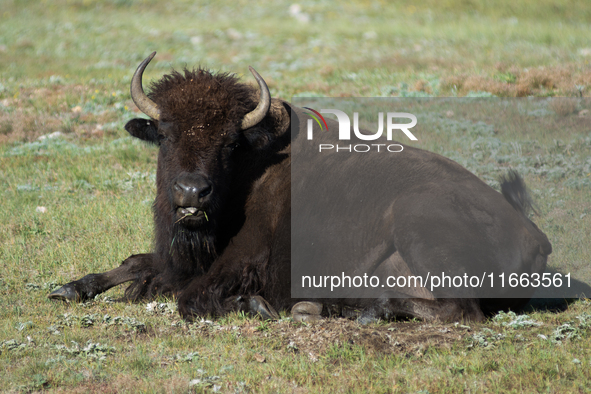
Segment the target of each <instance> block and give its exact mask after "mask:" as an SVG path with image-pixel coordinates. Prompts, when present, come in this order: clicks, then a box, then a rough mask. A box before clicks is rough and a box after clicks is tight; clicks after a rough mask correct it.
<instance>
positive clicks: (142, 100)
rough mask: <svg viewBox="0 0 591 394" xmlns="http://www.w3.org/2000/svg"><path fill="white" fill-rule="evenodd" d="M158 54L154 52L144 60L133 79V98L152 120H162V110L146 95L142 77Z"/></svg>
mask: <svg viewBox="0 0 591 394" xmlns="http://www.w3.org/2000/svg"><path fill="white" fill-rule="evenodd" d="M155 55H156V52H152V54H151V55H150V56H148V57H147V58H145V59H144V61H143V62H141V63H140V65H139V66H138V68H137V70H135V73H134V74H133V78H131V89H130V90H131V98H132V99H133V102H134V103H135V105H137V107H138V108H139V109H140V111H142V112H143V113H145V114H146V115H148V116H149V117H150V118H152V119H156V120H159V119H160V109H158V105H157V104H156V103H155V102H153V101H152V100H150V99H149V98H148V96H146V93H144V88H142V75H143V74H144V70H145V69H146V66H147V65H148V63H150V61H151V60H152V59H153V58H154V56H155Z"/></svg>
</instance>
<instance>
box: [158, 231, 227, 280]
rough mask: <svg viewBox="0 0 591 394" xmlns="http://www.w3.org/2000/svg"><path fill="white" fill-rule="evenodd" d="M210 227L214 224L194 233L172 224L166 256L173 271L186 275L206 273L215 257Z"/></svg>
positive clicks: (213, 238)
mask: <svg viewBox="0 0 591 394" xmlns="http://www.w3.org/2000/svg"><path fill="white" fill-rule="evenodd" d="M212 227H215V223H211V224H210V225H209V226H207V228H206V229H201V230H197V231H195V230H189V229H187V228H186V227H184V226H182V225H180V224H178V223H175V224H173V226H172V231H171V233H172V240H171V243H170V248H169V249H168V256H167V259H170V261H171V262H172V266H173V267H174V268H173V269H175V270H180V271H184V272H183V273H184V274H186V275H203V274H205V272H207V270H208V269H209V267H210V266H211V264H212V263H213V261H214V260H215V258H216V257H217V253H216V248H215V237H214V235H213V231H212V230H211V228H212Z"/></svg>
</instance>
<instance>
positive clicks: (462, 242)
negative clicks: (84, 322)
mask: <svg viewBox="0 0 591 394" xmlns="http://www.w3.org/2000/svg"><path fill="white" fill-rule="evenodd" d="M154 55H155V52H154V53H152V54H151V55H150V56H149V57H148V58H146V59H145V60H144V61H143V62H142V63H141V64H140V65H139V67H138V68H137V70H136V72H135V74H134V76H133V78H132V82H131V96H132V98H133V100H134V102H135V103H136V105H137V106H138V108H139V109H140V110H141V111H142V112H143V113H145V114H146V115H148V116H149V117H150V119H140V118H138V119H132V120H130V121H129V122H128V123H127V124H126V126H125V129H126V130H127V131H128V132H129V133H130V134H131V135H132V136H134V137H136V138H139V139H141V140H144V141H147V142H149V143H152V144H155V145H157V146H158V147H159V156H158V167H157V177H156V184H157V194H156V199H155V202H154V205H153V210H154V223H155V247H154V252H153V253H147V254H138V255H132V256H130V257H129V258H127V259H126V260H125V261H123V263H122V264H121V265H120V266H119V267H117V268H115V269H113V270H111V271H108V272H105V273H101V274H89V275H87V276H85V277H83V278H81V279H79V280H76V281H73V282H70V283H68V284H66V285H64V286H63V287H61V288H60V289H58V290H55V291H53V292H52V293H51V294H49V298H50V299H57V300H68V301H81V300H86V299H89V298H92V297H94V296H95V295H97V294H100V293H102V292H104V291H106V290H108V289H110V288H111V287H113V286H116V285H119V284H121V283H124V282H129V281H131V284H130V285H129V286H128V287H127V289H126V291H125V298H126V299H127V300H131V301H137V300H143V299H149V298H152V297H154V296H156V295H161V294H162V295H170V296H174V297H176V298H177V300H178V306H179V311H180V314H181V315H182V317H183V318H186V319H193V318H195V317H198V316H207V315H213V316H220V315H224V314H226V313H228V312H231V311H246V312H250V313H255V314H259V315H261V316H262V317H263V318H276V317H277V316H278V315H277V312H276V311H277V310H282V309H289V308H292V313H293V315H294V318H296V319H301V320H314V319H316V318H318V317H319V316H320V315H321V314H323V315H326V314H327V313H329V312H330V313H332V312H336V313H337V314H340V315H353V316H357V317H358V318H359V319H360V321H361V322H369V321H372V320H375V319H378V318H392V317H400V316H404V317H417V318H420V319H425V320H457V319H466V320H482V319H483V318H484V317H485V314H486V313H488V312H493V311H497V310H500V309H507V308H519V307H520V306H522V305H523V304H524V303H525V302H526V301H527V297H529V296H530V295H531V292H525V293H520V295H521V296H522V297H520V298H518V299H516V298H515V297H513V296H512V294H510V293H507V294H505V296H506V297H512V298H500V299H484V298H479V297H477V296H472V297H463V298H436V297H434V296H433V294H430V293H429V292H428V291H426V290H425V289H414V290H413V291H411V292H410V293H409V294H410V295H409V296H407V297H402V298H393V297H389V296H388V294H387V293H384V295H383V296H381V297H378V298H357V299H349V298H341V299H305V298H299V299H295V298H293V297H292V295H291V247H292V238H291V224H292V218H291V204H292V196H291V189H292V181H293V182H295V180H292V175H291V172H290V169H291V151H292V145H293V144H292V142H293V141H296V140H297V138H303V137H302V135H304V134H305V131H304V129H305V125H306V121H307V119H309V116H308V115H307V114H306V113H305V112H304V111H303V110H302V109H301V108H297V107H294V106H292V105H290V104H289V103H287V102H285V101H282V100H278V99H271V97H270V94H269V90H268V88H267V85H266V83H265V81H264V80H263V78H261V77H260V75H259V74H258V73H257V72H256V71H255V70H254V69H252V68H250V71H251V72H252V74H253V75H254V77H255V79H256V81H257V82H258V85H259V88H260V93H258V94H257V91H256V89H255V88H253V87H251V86H249V85H246V84H242V83H240V82H239V81H238V80H237V78H236V77H235V76H233V75H229V74H224V73H220V74H212V73H210V72H209V71H207V70H204V69H197V70H193V71H189V70H187V69H185V70H184V72H183V73H179V72H176V71H174V72H172V73H171V74H169V75H165V76H164V77H163V78H162V79H160V80H159V81H157V82H155V83H154V84H153V85H152V87H151V91H150V93H149V94H148V95H146V94H145V93H144V91H143V88H142V75H143V72H144V70H145V68H146V66H147V65H148V63H149V62H150V61H151V60H152V58H153V57H154ZM257 95H258V96H259V98H258V100H257ZM327 121H328V122H329V123H328V126H329V127H331V124H332V126H333V127H336V126H335V125H334V123H335V122H334V121H331V120H327ZM404 149H405V157H404V160H401V159H396V158H393V159H392V160H397V161H396V162H394V163H392V165H391V166H390V167H389V168H392V169H393V170H392V172H394V173H395V172H399V173H400V174H404V173H407V172H408V171H407V170H408V169H409V168H410V167H409V166H414V167H413V168H414V170H413V171H412V176H401V177H397V178H396V181H395V182H393V183H392V184H388V185H385V186H384V193H387V194H386V195H389V196H391V200H390V203H389V205H388V207H387V209H386V208H384V207H381V206H373V207H372V206H370V208H369V209H366V210H365V212H364V214H365V215H373V216H372V217H374V218H375V220H376V221H380V223H381V224H380V226H378V227H379V230H380V232H379V233H378V234H377V237H375V236H374V237H373V238H371V239H373V241H367V243H366V244H364V245H363V246H364V247H363V248H362V249H361V250H359V249H358V250H357V252H356V253H358V255H356V256H352V257H351V258H350V259H348V260H347V259H346V257H345V260H347V261H343V263H342V267H339V271H340V269H341V268H342V269H343V270H346V271H347V272H352V271H355V270H356V269H359V268H360V264H363V259H364V256H363V253H366V252H365V251H369V250H375V249H376V248H382V249H383V250H382V252H381V253H380V254H379V258H378V259H377V260H375V259H374V260H375V261H373V262H372V270H373V271H375V272H378V271H380V272H386V273H387V272H399V273H400V272H411V273H417V272H423V271H425V270H429V269H432V270H435V269H436V268H437V264H438V263H439V262H440V261H441V259H442V258H445V259H449V260H450V261H454V264H455V268H456V269H459V270H460V271H461V270H462V269H464V268H465V267H464V264H467V261H469V260H471V259H473V258H474V257H475V256H476V255H478V256H486V258H485V259H484V260H483V261H485V262H486V264H489V265H490V266H491V270H496V271H499V270H502V271H504V272H516V273H540V272H542V271H543V270H544V269H545V267H546V261H547V256H548V255H549V254H550V253H551V245H550V242H549V241H548V239H547V238H546V236H545V235H544V233H543V232H541V231H540V230H539V229H538V228H537V227H536V225H535V224H534V223H533V222H531V221H530V220H529V219H528V218H527V208H528V206H529V202H530V200H529V196H528V194H527V191H526V188H525V185H524V184H523V181H522V180H521V178H520V177H519V176H518V175H517V174H516V173H510V174H509V175H508V176H506V177H505V178H504V179H503V180H502V182H501V186H502V194H501V193H498V192H497V191H495V190H494V189H492V188H490V187H489V186H488V185H486V184H485V183H484V182H482V181H481V180H480V179H478V178H477V177H476V176H474V175H473V174H472V173H470V172H469V171H468V170H466V169H465V168H463V167H461V166H460V165H459V164H457V163H455V162H453V161H451V160H449V159H446V158H444V157H442V156H440V155H437V154H435V153H432V152H428V151H424V150H421V149H417V148H412V147H408V146H404ZM305 184H306V179H305V178H301V177H300V178H299V179H298V180H297V185H298V186H297V187H304V188H306V187H308V188H309V190H310V192H311V194H312V195H313V194H314V193H317V194H318V193H321V192H320V191H319V190H317V189H316V188H315V187H314V185H313V183H311V184H310V185H307V186H306V185H305ZM302 185H304V186H302ZM294 203H295V201H294ZM462 204H469V205H470V206H472V207H474V212H477V214H470V215H467V214H466V213H465V212H464V208H463V207H462ZM425 209H427V210H429V211H430V212H431V213H432V215H427V216H425V214H424V213H425ZM386 210H387V211H388V212H387V214H386ZM419 213H420V214H419ZM428 217H433V218H435V219H429V218H428ZM417 218H427V219H424V220H423V219H421V220H417ZM458 229H460V230H458ZM458 231H459V232H461V234H458V233H457V232H458ZM454 232H455V234H456V235H455V236H454ZM364 239H365V238H364ZM368 239H370V238H369V237H368ZM372 242H373V244H372ZM331 261H332V260H331ZM329 268H330V267H329ZM496 271H495V272H496ZM524 294H525V296H523V295H524Z"/></svg>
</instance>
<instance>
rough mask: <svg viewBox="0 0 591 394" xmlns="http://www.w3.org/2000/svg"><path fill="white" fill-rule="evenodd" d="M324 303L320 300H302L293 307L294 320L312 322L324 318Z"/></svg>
mask: <svg viewBox="0 0 591 394" xmlns="http://www.w3.org/2000/svg"><path fill="white" fill-rule="evenodd" d="M321 313H322V304H320V303H318V302H311V301H302V302H298V303H297V304H295V305H294V306H293V307H292V308H291V317H292V318H293V320H294V321H303V322H306V323H312V322H315V321H318V320H320V319H322V316H320V314H321Z"/></svg>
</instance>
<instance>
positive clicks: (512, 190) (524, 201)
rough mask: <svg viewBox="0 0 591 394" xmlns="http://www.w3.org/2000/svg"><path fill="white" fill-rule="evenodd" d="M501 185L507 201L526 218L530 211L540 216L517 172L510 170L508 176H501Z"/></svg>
mask: <svg viewBox="0 0 591 394" xmlns="http://www.w3.org/2000/svg"><path fill="white" fill-rule="evenodd" d="M499 183H500V184H501V193H503V196H504V197H505V200H507V201H508V202H509V204H511V206H513V208H515V210H517V211H518V212H521V213H522V214H523V215H524V216H525V217H527V215H528V214H529V212H530V211H533V212H534V213H535V214H538V212H537V211H536V209H535V207H534V203H533V200H532V198H531V196H530V195H529V193H528V191H527V187H526V186H525V182H524V181H523V179H522V178H521V177H520V176H519V174H518V173H517V171H515V170H509V172H508V173H507V174H506V175H503V176H501V178H500V179H499Z"/></svg>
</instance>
